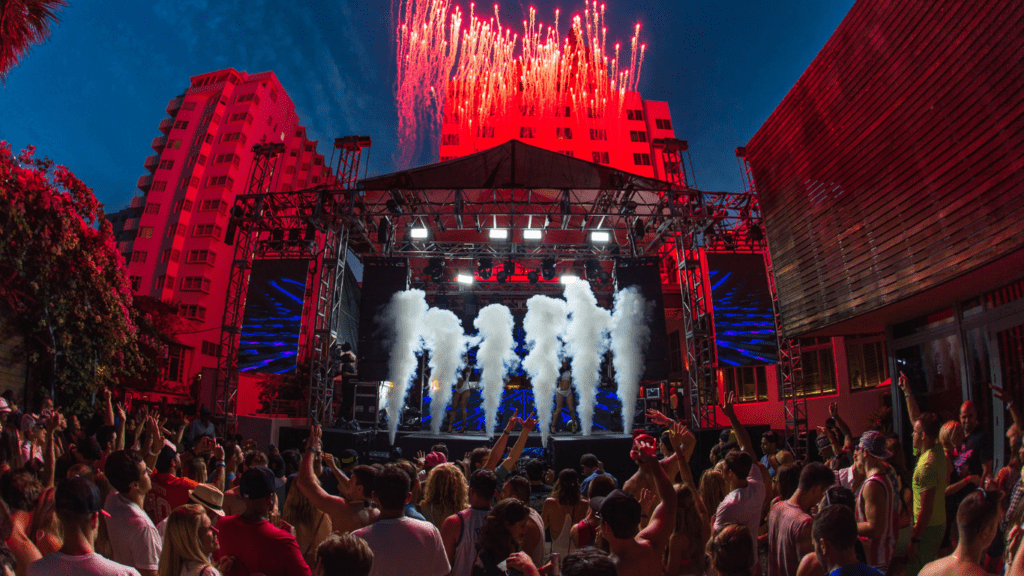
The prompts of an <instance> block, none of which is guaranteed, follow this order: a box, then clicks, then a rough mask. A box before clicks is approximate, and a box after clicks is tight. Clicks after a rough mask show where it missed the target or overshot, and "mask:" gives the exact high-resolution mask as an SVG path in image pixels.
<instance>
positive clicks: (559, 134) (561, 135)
mask: <svg viewBox="0 0 1024 576" xmlns="http://www.w3.org/2000/svg"><path fill="white" fill-rule="evenodd" d="M555 138H558V139H559V140H572V128H555Z"/></svg>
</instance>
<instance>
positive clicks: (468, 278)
mask: <svg viewBox="0 0 1024 576" xmlns="http://www.w3.org/2000/svg"><path fill="white" fill-rule="evenodd" d="M456 279H457V280H458V281H459V282H460V283H462V284H472V283H473V275H472V274H459V275H458V276H457V277H456Z"/></svg>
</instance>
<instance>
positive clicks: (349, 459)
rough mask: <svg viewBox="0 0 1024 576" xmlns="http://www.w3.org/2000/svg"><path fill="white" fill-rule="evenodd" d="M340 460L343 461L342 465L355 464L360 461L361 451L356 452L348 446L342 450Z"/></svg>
mask: <svg viewBox="0 0 1024 576" xmlns="http://www.w3.org/2000/svg"><path fill="white" fill-rule="evenodd" d="M339 460H340V461H341V465H342V466H349V465H350V464H355V463H356V462H359V452H356V451H355V450H353V449H351V448H348V449H346V450H344V451H342V453H341V458H339Z"/></svg>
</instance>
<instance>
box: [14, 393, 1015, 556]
mask: <svg viewBox="0 0 1024 576" xmlns="http://www.w3.org/2000/svg"><path fill="white" fill-rule="evenodd" d="M899 385H900V387H901V388H902V389H903V391H904V393H905V397H906V409H907V415H908V416H909V418H910V421H911V422H913V452H914V456H915V457H916V462H912V460H911V459H910V458H908V457H907V456H906V455H905V454H904V453H903V450H902V448H901V444H900V442H899V440H898V439H896V438H895V436H893V435H892V434H891V433H890V432H889V431H887V430H885V429H884V426H878V427H876V428H881V429H876V428H872V429H868V430H865V431H863V433H861V434H860V435H859V437H858V436H855V435H854V433H853V432H852V431H851V429H850V426H849V425H848V424H847V422H846V421H845V420H844V419H843V417H842V416H841V414H840V411H839V408H838V406H836V405H832V406H831V408H830V411H831V418H829V420H828V422H826V426H823V427H822V428H821V429H820V430H819V433H818V438H817V450H816V451H813V453H815V454H818V455H820V457H816V458H811V457H804V458H803V459H802V460H797V459H796V458H795V457H794V455H793V454H792V453H791V452H789V451H787V450H784V449H782V448H783V447H782V446H780V443H779V438H778V436H777V435H776V434H775V433H773V432H767V433H765V434H764V435H763V436H762V437H761V443H760V457H759V455H758V452H756V451H755V446H754V443H753V440H752V439H751V437H750V434H749V432H748V431H747V428H746V427H745V426H744V425H743V423H742V422H740V421H739V419H738V418H737V416H736V413H735V411H734V410H733V407H732V401H733V398H732V395H731V394H730V395H729V396H728V397H727V398H726V402H724V403H723V405H722V411H723V413H724V414H725V415H726V416H727V417H728V419H729V421H730V425H731V431H729V432H728V433H726V434H723V437H722V439H721V442H719V444H718V445H716V446H715V447H714V449H713V450H712V451H711V454H710V462H707V461H701V460H704V458H702V457H700V456H698V455H697V454H696V453H695V448H696V445H697V440H696V438H695V436H694V434H693V433H691V432H690V431H689V430H688V429H687V427H686V426H685V425H683V424H682V423H680V422H676V421H673V420H672V419H670V418H668V417H667V416H665V415H664V414H661V413H659V412H656V411H650V412H649V413H648V416H649V418H650V419H651V420H652V421H654V422H656V423H657V424H658V425H659V426H661V427H662V429H663V430H664V432H663V433H662V434H661V435H660V437H658V438H655V437H652V436H649V435H647V434H642V433H637V434H636V435H635V437H634V439H633V443H632V446H631V449H630V454H629V455H630V458H631V460H632V461H633V462H634V463H635V465H636V466H635V471H632V473H631V475H630V476H629V477H628V478H625V477H623V478H622V481H621V482H620V479H618V478H616V477H615V476H613V475H612V474H611V473H609V472H607V471H605V470H604V466H603V465H602V462H601V455H600V454H585V455H583V456H582V458H581V459H580V462H579V467H578V468H575V469H573V468H567V469H564V470H560V471H555V470H551V469H549V467H548V466H547V465H546V464H545V463H544V462H543V461H541V460H538V459H535V458H524V457H523V451H524V448H525V446H526V442H527V437H528V436H529V434H530V433H531V432H532V431H533V430H534V429H535V428H536V426H537V422H536V420H535V419H534V418H532V417H530V418H525V419H522V418H519V417H518V416H516V415H513V416H512V417H511V418H510V419H509V421H508V422H507V424H506V426H505V428H504V431H503V432H502V434H501V435H500V436H499V437H498V438H497V439H496V440H495V441H494V442H493V445H491V446H489V447H488V446H481V447H479V448H477V449H475V450H473V451H472V452H470V453H468V454H466V455H465V457H464V458H463V459H461V460H459V459H457V458H453V457H451V455H449V453H448V450H447V447H446V446H445V445H444V444H438V445H436V446H434V447H433V448H432V449H431V450H430V452H428V453H420V454H418V455H417V457H416V458H411V459H407V460H405V459H398V460H395V461H391V462H388V463H385V464H379V463H377V464H372V465H370V464H367V463H361V462H360V460H359V454H357V453H356V452H355V451H352V450H346V451H344V452H342V453H340V454H330V453H327V452H325V451H323V449H322V443H321V430H320V428H319V427H318V426H314V427H313V428H312V430H311V431H310V435H309V438H308V441H307V442H306V444H305V446H304V449H303V450H301V451H300V450H285V451H279V450H278V449H277V448H276V447H274V446H273V445H270V447H269V449H268V450H266V451H261V450H259V449H257V448H256V443H255V442H253V441H251V440H245V439H243V438H241V437H238V436H217V434H216V432H215V428H214V425H213V422H212V421H211V419H210V413H209V411H207V410H205V409H201V410H200V411H199V413H198V415H197V416H196V417H195V419H194V420H192V421H191V422H181V421H174V420H171V419H168V418H166V417H165V416H164V415H161V414H160V413H159V412H158V411H155V410H154V411H149V410H148V409H146V408H139V409H136V410H134V411H133V413H132V414H126V411H125V409H124V408H123V407H122V406H121V405H120V404H117V403H116V402H114V400H113V398H112V396H111V394H110V393H109V392H107V393H104V394H103V395H101V396H100V399H99V401H98V402H97V403H96V404H97V406H96V410H95V413H94V414H93V415H92V416H91V417H89V418H81V419H80V418H76V417H74V416H70V415H68V416H65V415H64V414H62V413H61V412H60V410H58V409H55V408H54V406H53V404H52V402H49V401H48V400H44V401H43V403H42V405H41V406H39V407H38V411H37V412H33V413H29V412H22V410H21V409H20V408H19V407H18V405H17V404H16V403H15V402H14V401H13V398H12V397H11V396H10V395H8V396H7V397H5V398H4V399H3V401H2V402H0V424H2V425H3V432H2V435H0V499H2V503H0V539H2V540H3V542H4V545H3V546H2V547H0V569H2V570H3V572H4V574H17V575H18V576H23V575H26V574H27V575H30V576H44V575H75V576H77V575H117V576H122V575H125V576H127V575H147V576H152V575H159V576H251V575H257V574H261V575H265V576H293V575H298V576H308V575H312V574H317V575H323V576H340V575H345V576H349V575H352V576H356V575H358V576H367V575H372V576H390V575H405V574H417V575H418V576H446V575H448V574H451V575H452V576H491V575H505V574H513V575H520V576H541V575H547V576H557V575H567V576H577V575H587V576H604V575H609V576H610V575H618V576H633V575H637V576H640V575H644V576H647V575H659V574H663V575H665V576H704V575H709V576H824V575H825V574H829V575H830V576H878V575H880V574H886V575H893V576H896V575H905V576H918V575H922V576H936V575H939V574H949V573H960V574H964V575H965V576H973V575H974V574H977V575H979V576H980V575H982V574H1000V573H1003V572H1004V571H1005V572H1007V573H1009V574H1010V575H1011V576H1024V560H1022V559H1021V557H1022V556H1024V555H1017V554H1016V551H1017V548H1018V547H1019V544H1020V540H1021V535H1022V531H1021V528H1020V526H1021V522H1022V520H1024V506H1021V495H1022V494H1024V493H1022V491H1021V466H1022V463H1024V445H1022V443H1021V431H1022V430H1024V425H1022V423H1021V420H1020V418H1019V414H1018V412H1017V410H1016V407H1014V406H1013V405H1012V402H1006V404H1007V406H1008V407H1009V410H1010V412H1011V416H1012V417H1013V421H1014V425H1013V426H1012V427H1011V428H1010V430H1009V432H1008V434H1007V440H1008V442H1009V445H1010V448H1011V454H1012V455H1013V458H1012V459H1011V461H1010V463H1009V464H1008V465H1007V466H1006V467H1004V468H1003V469H1001V470H993V469H992V460H993V458H992V455H993V452H994V450H995V448H996V444H995V442H994V441H993V439H992V438H991V436H990V432H988V428H986V427H985V426H983V425H982V423H981V422H979V420H978V416H977V411H976V409H975V406H974V405H973V404H972V403H970V402H965V403H964V405H963V406H962V407H961V410H960V418H959V420H951V421H948V422H943V421H941V420H940V418H939V417H938V416H937V415H935V414H933V413H927V412H921V411H920V410H919V408H918V406H917V404H916V402H915V400H914V395H913V390H911V388H910V384H909V383H908V382H907V381H906V378H904V377H903V376H902V375H901V377H900V379H899ZM993 393H994V394H995V395H997V396H1001V395H1002V391H1001V390H998V389H993ZM517 429H518V436H517V438H516V440H515V441H514V442H512V437H513V436H514V435H516V431H517ZM510 443H511V446H510ZM1000 448H1001V446H1000ZM695 470H700V471H701V472H700V474H699V477H697V478H695V476H694V471H695Z"/></svg>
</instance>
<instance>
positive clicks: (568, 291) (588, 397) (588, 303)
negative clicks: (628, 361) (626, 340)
mask: <svg viewBox="0 0 1024 576" xmlns="http://www.w3.org/2000/svg"><path fill="white" fill-rule="evenodd" d="M565 301H566V311H567V312H568V313H569V321H568V322H567V323H566V325H565V330H564V331H563V333H562V341H563V342H565V348H566V353H567V355H569V356H571V357H572V383H573V386H575V388H576V392H577V393H579V396H580V400H579V414H580V425H581V426H580V427H581V429H582V432H583V435H584V436H589V435H590V428H591V427H592V425H593V423H594V405H595V404H596V403H597V383H598V380H599V379H600V374H599V371H600V369H601V357H602V355H603V354H604V352H605V350H607V348H608V340H607V338H606V333H607V330H608V324H609V322H610V321H611V314H610V313H609V312H608V311H607V310H605V309H603V308H599V307H598V306H597V298H595V297H594V292H593V291H592V290H591V289H590V283H589V282H587V281H585V280H576V281H574V282H570V283H569V284H568V285H567V286H566V287H565Z"/></svg>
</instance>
